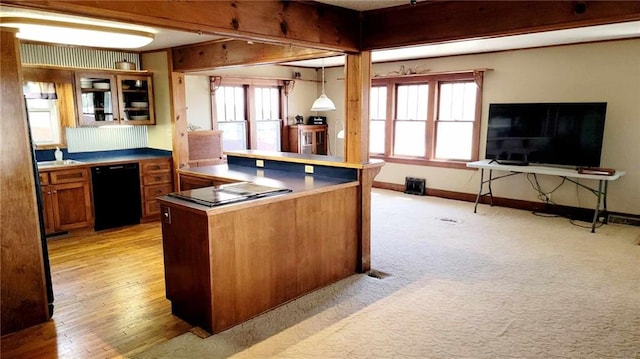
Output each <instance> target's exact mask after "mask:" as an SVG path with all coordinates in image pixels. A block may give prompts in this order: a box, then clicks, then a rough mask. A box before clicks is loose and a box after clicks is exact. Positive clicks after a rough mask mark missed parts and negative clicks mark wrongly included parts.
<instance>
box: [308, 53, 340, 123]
mask: <svg viewBox="0 0 640 359" xmlns="http://www.w3.org/2000/svg"><path fill="white" fill-rule="evenodd" d="M335 109H336V105H335V104H334V103H333V101H331V99H330V98H328V97H327V95H325V94H324V59H322V94H321V95H320V97H318V99H317V100H315V101H313V105H312V106H311V111H335Z"/></svg>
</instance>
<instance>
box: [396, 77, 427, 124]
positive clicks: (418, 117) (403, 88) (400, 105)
mask: <svg viewBox="0 0 640 359" xmlns="http://www.w3.org/2000/svg"><path fill="white" fill-rule="evenodd" d="M428 102H429V85H427V84H420V85H399V86H398V97H397V105H396V118H397V119H399V120H413V121H426V119H427V104H428Z"/></svg>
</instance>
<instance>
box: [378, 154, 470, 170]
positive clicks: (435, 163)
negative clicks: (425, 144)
mask: <svg viewBox="0 0 640 359" xmlns="http://www.w3.org/2000/svg"><path fill="white" fill-rule="evenodd" d="M370 157H371V158H376V159H381V160H384V161H385V162H387V163H401V164H405V165H414V166H429V167H443V168H459V169H469V168H467V162H472V161H473V160H471V161H446V160H426V159H423V158H411V157H386V156H380V155H371V156H370Z"/></svg>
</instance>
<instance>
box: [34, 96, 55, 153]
mask: <svg viewBox="0 0 640 359" xmlns="http://www.w3.org/2000/svg"><path fill="white" fill-rule="evenodd" d="M27 112H28V116H29V127H30V128H31V137H32V138H33V142H34V143H35V144H39V145H43V144H59V143H60V142H61V137H60V121H59V120H58V108H57V100H42V99H27Z"/></svg>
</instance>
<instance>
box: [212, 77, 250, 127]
mask: <svg viewBox="0 0 640 359" xmlns="http://www.w3.org/2000/svg"><path fill="white" fill-rule="evenodd" d="M244 107H245V105H244V88H243V87H242V86H220V87H219V88H218V90H216V119H217V120H218V122H225V121H244V120H245V116H244Z"/></svg>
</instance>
